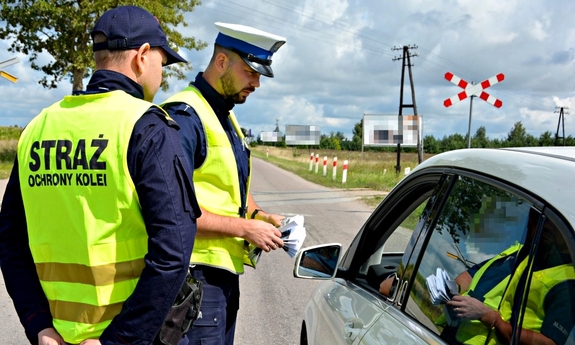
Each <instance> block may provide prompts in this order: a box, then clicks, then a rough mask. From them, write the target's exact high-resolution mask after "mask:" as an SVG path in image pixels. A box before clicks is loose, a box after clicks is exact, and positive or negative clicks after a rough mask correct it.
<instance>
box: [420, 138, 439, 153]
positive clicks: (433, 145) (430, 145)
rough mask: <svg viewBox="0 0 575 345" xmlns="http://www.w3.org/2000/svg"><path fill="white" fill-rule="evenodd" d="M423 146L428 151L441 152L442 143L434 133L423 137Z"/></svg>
mask: <svg viewBox="0 0 575 345" xmlns="http://www.w3.org/2000/svg"><path fill="white" fill-rule="evenodd" d="M423 147H424V149H425V152H427V153H441V143H440V142H439V141H438V140H437V139H435V137H434V136H433V135H426V136H424V137H423Z"/></svg>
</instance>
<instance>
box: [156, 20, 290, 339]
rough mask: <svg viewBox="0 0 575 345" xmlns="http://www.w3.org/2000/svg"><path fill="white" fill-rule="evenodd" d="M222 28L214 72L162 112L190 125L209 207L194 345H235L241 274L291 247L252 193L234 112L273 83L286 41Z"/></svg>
mask: <svg viewBox="0 0 575 345" xmlns="http://www.w3.org/2000/svg"><path fill="white" fill-rule="evenodd" d="M215 25H216V27H217V28H218V30H219V34H218V36H217V37H216V40H215V46H214V52H213V55H212V57H211V60H210V62H209V64H208V66H207V68H206V69H205V71H204V72H203V73H199V74H198V75H197V77H196V79H195V81H194V82H192V83H191V84H190V86H189V87H188V88H186V89H184V90H183V91H181V92H179V93H177V94H176V95H174V96H172V97H170V98H169V99H168V100H166V101H165V102H164V103H163V105H162V106H163V107H164V109H165V110H166V111H167V112H168V114H169V115H170V116H171V117H173V118H174V119H175V120H176V121H177V122H178V124H180V126H181V127H182V130H181V131H180V136H181V139H182V144H183V146H184V150H185V151H186V154H187V157H188V158H189V161H190V162H193V169H195V170H194V186H195V188H196V192H197V197H198V202H199V204H200V207H201V209H202V217H201V218H200V219H199V220H198V234H197V238H196V243H195V245H194V251H193V253H192V260H191V264H192V268H191V271H192V274H193V276H194V277H195V278H197V279H199V280H201V281H202V282H203V288H204V296H203V300H202V307H201V312H202V318H201V319H198V321H197V322H196V323H195V324H194V325H193V327H192V328H191V329H190V331H189V332H188V336H189V337H190V343H191V344H205V342H206V341H207V342H208V343H210V344H222V345H223V344H228V345H231V344H233V342H234V332H235V325H236V316H237V312H238V308H239V297H240V291H239V275H240V274H242V273H243V272H244V264H245V265H248V266H254V265H255V263H254V262H252V261H251V260H250V259H249V256H248V255H247V252H248V249H249V248H250V247H252V246H255V247H258V248H261V249H262V250H264V251H266V252H269V251H270V250H275V249H278V248H281V247H282V246H283V241H282V240H281V237H280V236H281V233H280V232H279V230H278V229H277V226H279V225H280V223H281V219H282V218H283V217H282V216H279V215H276V214H270V213H267V212H265V211H264V210H262V209H261V208H260V207H259V206H258V205H257V204H256V202H255V201H254V199H253V198H252V195H251V193H250V178H251V158H250V150H249V148H248V147H247V145H246V143H245V141H244V136H243V133H242V131H241V129H240V126H239V124H238V122H237V120H236V117H235V115H234V113H233V111H232V108H233V107H234V105H235V104H242V103H244V102H245V101H246V99H247V97H248V96H249V95H250V94H251V93H252V92H254V91H255V89H256V88H258V87H259V86H260V76H261V75H264V76H266V77H273V75H274V74H273V70H272V68H271V63H272V55H273V54H274V53H275V52H276V51H277V50H278V49H279V47H281V46H282V45H283V44H284V43H285V41H286V39H285V38H283V37H280V36H277V35H274V34H270V33H267V32H264V31H261V30H258V29H255V28H252V27H248V26H244V25H237V24H227V23H216V24H215ZM246 243H247V245H246Z"/></svg>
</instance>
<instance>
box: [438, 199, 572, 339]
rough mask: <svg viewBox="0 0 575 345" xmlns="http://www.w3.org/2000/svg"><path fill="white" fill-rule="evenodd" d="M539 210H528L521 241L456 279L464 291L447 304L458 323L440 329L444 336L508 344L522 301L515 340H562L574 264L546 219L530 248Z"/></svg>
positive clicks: (569, 315) (568, 317)
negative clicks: (524, 294) (522, 298)
mask: <svg viewBox="0 0 575 345" xmlns="http://www.w3.org/2000/svg"><path fill="white" fill-rule="evenodd" d="M537 214H538V213H536V212H534V211H533V210H531V212H530V217H529V222H528V223H529V224H528V234H527V241H526V244H525V245H520V244H518V245H515V246H512V247H510V248H509V249H508V250H506V251H504V252H503V253H501V254H499V255H496V256H495V257H493V258H491V259H489V260H487V261H486V262H484V263H480V264H478V265H476V267H472V268H471V269H469V270H467V271H464V272H462V273H461V274H460V275H459V276H458V277H457V278H456V279H455V281H456V282H457V284H458V285H459V287H460V291H461V292H462V293H461V295H456V296H454V297H453V299H452V300H451V301H449V302H447V304H448V305H449V306H450V307H451V308H453V310H454V312H455V315H456V316H457V317H458V318H460V319H461V323H460V324H459V326H458V327H457V328H456V329H453V330H450V329H449V327H447V328H446V329H444V332H443V334H442V337H443V338H444V339H451V340H452V342H451V343H453V344H509V343H510V340H511V338H512V335H513V327H512V324H513V323H514V322H516V320H517V315H518V312H519V311H518V310H519V306H520V305H522V304H526V308H525V315H524V317H523V320H522V323H521V325H522V328H521V330H520V338H519V343H520V344H549V345H552V344H555V345H558V344H565V342H566V341H567V338H568V336H569V332H570V331H571V329H572V328H573V326H574V324H575V300H574V299H573V297H572V292H571V291H573V289H574V288H575V270H574V268H573V265H572V259H571V257H570V254H569V250H568V248H567V246H566V243H565V240H564V238H563V235H561V233H560V232H559V230H558V229H557V228H556V227H555V226H554V224H553V223H552V222H551V221H550V220H549V219H546V221H545V223H544V226H543V229H542V232H541V235H540V240H539V241H538V245H537V249H536V252H534V253H533V252H530V251H529V248H530V246H531V244H532V242H533V240H534V238H535V231H536V228H537V218H536V217H534V216H535V215H537ZM530 256H532V257H531V258H530ZM530 262H531V263H532V265H533V266H532V271H533V273H532V276H531V277H530V282H529V285H528V289H529V290H528V292H527V294H528V296H527V301H526V302H521V301H519V297H520V296H521V295H522V292H523V289H524V288H525V286H526V282H527V274H528V273H527V270H528V265H529V263H530ZM450 333H451V334H450ZM453 333H455V339H453ZM518 334H519V333H517V335H518Z"/></svg>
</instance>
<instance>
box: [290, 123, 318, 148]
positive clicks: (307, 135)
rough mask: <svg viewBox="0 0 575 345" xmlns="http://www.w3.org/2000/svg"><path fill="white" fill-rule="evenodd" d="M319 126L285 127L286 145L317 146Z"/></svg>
mask: <svg viewBox="0 0 575 345" xmlns="http://www.w3.org/2000/svg"><path fill="white" fill-rule="evenodd" d="M319 137H320V132H319V126H309V125H286V145H319Z"/></svg>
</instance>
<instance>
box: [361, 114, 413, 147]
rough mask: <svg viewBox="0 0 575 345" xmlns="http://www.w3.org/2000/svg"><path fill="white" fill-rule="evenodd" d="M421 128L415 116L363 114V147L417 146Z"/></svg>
mask: <svg viewBox="0 0 575 345" xmlns="http://www.w3.org/2000/svg"><path fill="white" fill-rule="evenodd" d="M422 127H423V126H422V123H421V116H417V115H403V116H399V115H382V114H363V145H364V146H397V144H401V145H403V146H417V142H418V141H419V138H421V134H422Z"/></svg>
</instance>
